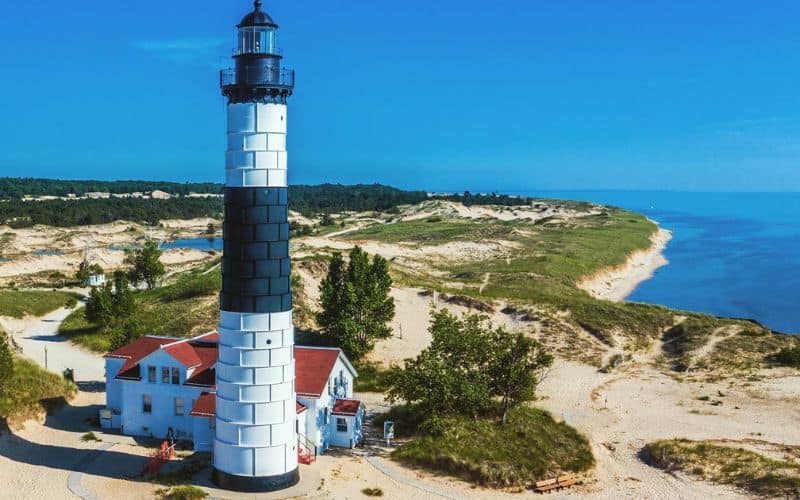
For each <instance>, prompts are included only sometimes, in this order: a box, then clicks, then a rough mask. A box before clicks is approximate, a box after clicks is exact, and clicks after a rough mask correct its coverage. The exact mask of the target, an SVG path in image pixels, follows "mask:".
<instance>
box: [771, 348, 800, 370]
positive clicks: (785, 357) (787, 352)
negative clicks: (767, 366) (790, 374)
mask: <svg viewBox="0 0 800 500" xmlns="http://www.w3.org/2000/svg"><path fill="white" fill-rule="evenodd" d="M772 359H773V360H774V362H775V363H777V364H779V365H781V366H788V367H791V368H797V369H800V346H797V347H784V348H783V349H781V350H780V351H778V353H777V354H775V355H774V356H772Z"/></svg>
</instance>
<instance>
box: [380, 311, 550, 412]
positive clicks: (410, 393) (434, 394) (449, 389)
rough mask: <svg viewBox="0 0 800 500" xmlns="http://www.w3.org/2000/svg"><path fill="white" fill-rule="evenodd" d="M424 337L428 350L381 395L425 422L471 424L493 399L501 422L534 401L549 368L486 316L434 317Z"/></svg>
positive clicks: (537, 350)
mask: <svg viewBox="0 0 800 500" xmlns="http://www.w3.org/2000/svg"><path fill="white" fill-rule="evenodd" d="M429 331H430V333H431V337H432V341H431V345H430V347H428V348H427V349H425V350H424V351H422V353H421V354H420V355H419V356H418V357H417V358H416V359H409V360H406V362H405V367H404V368H403V369H396V370H394V372H393V373H392V374H391V387H390V389H389V391H388V393H387V397H388V398H389V400H390V401H392V402H397V401H405V402H406V403H408V404H409V405H411V406H412V408H413V409H414V410H416V411H417V414H419V415H425V416H426V418H436V417H441V416H447V415H455V414H460V415H469V416H472V417H475V418H477V417H479V416H480V415H482V414H486V413H487V412H488V411H489V410H491V409H492V408H493V406H495V403H494V401H495V398H496V399H499V400H500V411H501V414H502V417H503V422H505V419H506V416H507V413H508V411H509V410H510V409H511V408H513V407H514V406H517V405H519V404H521V403H523V402H525V401H530V400H532V399H533V398H534V397H535V392H536V387H537V385H538V383H539V381H541V379H542V377H543V376H544V372H545V370H546V369H547V367H549V366H550V365H551V364H552V362H553V358H552V357H551V356H550V355H549V354H547V353H546V352H545V351H544V348H543V347H542V345H541V344H540V343H539V342H537V341H536V340H534V339H531V338H528V337H526V336H525V335H524V334H521V333H520V334H516V335H515V334H510V333H508V332H506V331H505V330H504V329H502V328H497V329H493V328H492V325H491V322H490V321H489V318H488V317H486V316H481V315H477V314H473V315H470V314H467V315H464V316H462V317H461V318H458V317H456V316H454V315H452V314H450V313H449V312H448V311H447V310H445V309H442V310H439V311H434V312H433V318H432V321H431V326H430V328H429Z"/></svg>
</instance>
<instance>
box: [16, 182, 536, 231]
mask: <svg viewBox="0 0 800 500" xmlns="http://www.w3.org/2000/svg"><path fill="white" fill-rule="evenodd" d="M154 189H158V190H161V191H165V192H167V193H171V194H174V195H177V196H175V197H173V198H171V199H168V200H155V199H142V198H110V199H78V200H44V201H22V200H21V198H22V197H23V196H66V194H70V193H71V194H75V195H76V196H81V195H83V194H85V193H87V192H111V193H115V194H124V193H131V192H144V193H146V192H150V191H152V190H154ZM190 192H194V193H221V192H222V185H221V184H212V183H206V184H192V183H187V184H179V183H170V182H153V181H64V180H51V179H13V178H0V199H2V200H4V201H0V224H7V225H9V226H11V227H13V228H23V227H31V226H34V225H37V224H41V225H47V226H57V227H71V226H86V225H92V224H106V223H109V222H114V221H117V220H126V221H131V222H141V223H145V224H151V225H155V224H158V223H159V221H161V220H165V219H192V218H197V217H212V218H220V217H221V216H222V206H223V205H222V199H220V198H218V197H211V198H188V197H185V196H182V195H186V194H188V193H190ZM429 198H430V197H429V195H428V194H427V193H426V192H424V191H405V190H402V189H397V188H394V187H390V186H384V185H381V184H357V185H352V186H345V185H341V184H320V185H315V186H307V185H297V186H290V187H289V208H290V209H292V210H294V211H296V212H300V213H301V214H303V215H306V216H312V215H322V214H332V213H338V212H343V211H353V212H363V211H377V212H384V211H391V210H394V209H396V207H398V206H400V205H411V204H416V203H420V202H423V201H425V200H427V199H429ZM436 198H437V199H445V200H450V201H459V202H462V203H464V204H466V205H474V204H493V205H521V204H527V203H530V200H528V199H524V198H517V197H512V196H507V195H497V194H490V195H474V194H471V193H469V192H465V193H463V194H447V195H437V196H436Z"/></svg>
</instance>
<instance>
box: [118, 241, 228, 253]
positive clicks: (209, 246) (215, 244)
mask: <svg viewBox="0 0 800 500" xmlns="http://www.w3.org/2000/svg"><path fill="white" fill-rule="evenodd" d="M158 246H159V248H161V249H162V250H175V249H184V248H188V249H192V250H204V251H206V250H207V251H211V250H214V251H217V252H221V251H222V238H184V239H179V240H174V241H165V242H163V243H160V244H159V245H158ZM109 248H110V249H111V250H115V251H119V252H124V251H125V250H132V249H135V248H142V246H141V245H123V246H120V245H113V246H111V247H109Z"/></svg>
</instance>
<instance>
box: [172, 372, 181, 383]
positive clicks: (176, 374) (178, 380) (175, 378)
mask: <svg viewBox="0 0 800 500" xmlns="http://www.w3.org/2000/svg"><path fill="white" fill-rule="evenodd" d="M180 383H181V372H180V370H178V369H177V368H173V369H172V384H173V385H180Z"/></svg>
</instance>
